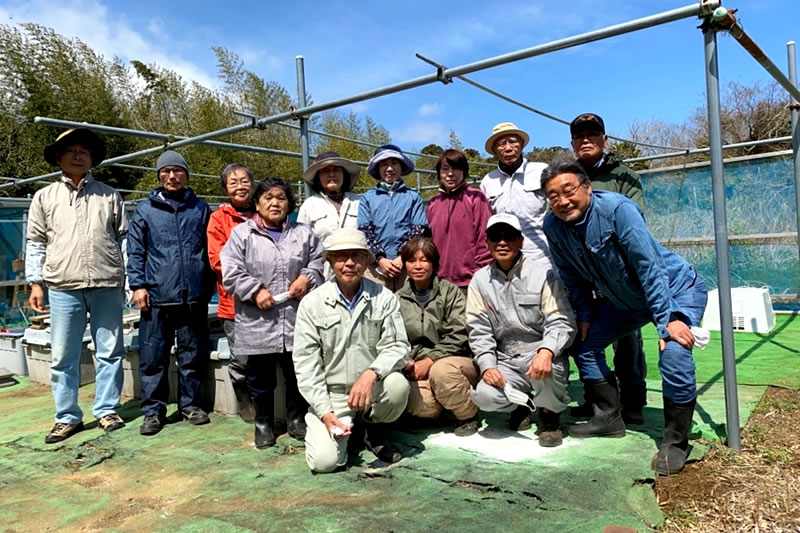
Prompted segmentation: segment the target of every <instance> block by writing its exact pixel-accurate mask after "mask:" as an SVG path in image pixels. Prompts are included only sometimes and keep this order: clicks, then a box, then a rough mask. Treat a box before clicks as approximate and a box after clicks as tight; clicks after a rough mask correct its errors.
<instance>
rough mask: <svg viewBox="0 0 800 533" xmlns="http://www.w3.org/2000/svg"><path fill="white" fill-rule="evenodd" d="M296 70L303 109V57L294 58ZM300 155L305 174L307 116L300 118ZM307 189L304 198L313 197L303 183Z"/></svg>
mask: <svg viewBox="0 0 800 533" xmlns="http://www.w3.org/2000/svg"><path fill="white" fill-rule="evenodd" d="M294 61H295V68H296V70H297V105H299V106H300V107H301V108H302V107H305V106H306V72H305V64H304V61H303V56H296V57H295V58H294ZM300 153H301V154H302V158H301V159H302V162H303V172H305V171H306V169H307V168H308V163H309V160H308V159H309V158H308V118H307V117H305V116H301V117H300ZM303 184H304V185H305V187H304V188H303V192H304V193H305V194H304V195H303V198H308V197H309V196H311V188H310V187H309V186H308V184H307V183H305V180H304V181H303Z"/></svg>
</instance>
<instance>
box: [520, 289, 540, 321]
mask: <svg viewBox="0 0 800 533" xmlns="http://www.w3.org/2000/svg"><path fill="white" fill-rule="evenodd" d="M540 304H541V296H540V295H538V294H520V295H519V296H517V308H518V313H519V318H520V321H521V322H522V323H523V324H526V325H528V326H536V327H538V325H539V323H540V322H541V320H542V312H541V309H540Z"/></svg>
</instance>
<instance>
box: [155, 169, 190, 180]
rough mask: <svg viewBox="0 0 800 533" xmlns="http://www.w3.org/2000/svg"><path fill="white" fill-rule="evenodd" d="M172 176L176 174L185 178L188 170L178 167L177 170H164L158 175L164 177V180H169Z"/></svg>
mask: <svg viewBox="0 0 800 533" xmlns="http://www.w3.org/2000/svg"><path fill="white" fill-rule="evenodd" d="M170 174H175V175H176V176H185V175H186V169H184V168H181V167H177V168H162V169H161V170H160V171H159V172H158V175H159V176H162V177H164V178H168V177H169V175H170Z"/></svg>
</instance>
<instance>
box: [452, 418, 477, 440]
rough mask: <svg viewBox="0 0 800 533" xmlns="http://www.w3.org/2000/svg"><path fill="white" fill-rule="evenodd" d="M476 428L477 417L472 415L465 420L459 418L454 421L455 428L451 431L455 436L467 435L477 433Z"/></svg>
mask: <svg viewBox="0 0 800 533" xmlns="http://www.w3.org/2000/svg"><path fill="white" fill-rule="evenodd" d="M478 428H479V424H478V417H477V416H473V417H472V418H467V419H466V420H459V421H458V422H456V429H455V430H454V431H453V433H455V434H456V437H469V436H470V435H474V434H475V433H477V432H478Z"/></svg>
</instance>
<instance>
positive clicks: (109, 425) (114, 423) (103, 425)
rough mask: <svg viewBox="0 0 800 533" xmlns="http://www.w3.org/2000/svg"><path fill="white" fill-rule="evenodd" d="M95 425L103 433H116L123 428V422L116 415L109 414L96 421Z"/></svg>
mask: <svg viewBox="0 0 800 533" xmlns="http://www.w3.org/2000/svg"><path fill="white" fill-rule="evenodd" d="M97 425H98V427H100V429H102V430H103V431H105V432H109V431H116V430H118V429H120V428H123V427H125V422H124V421H123V420H122V419H121V418H120V417H119V415H118V414H117V413H110V414H107V415H105V416H103V417H100V418H98V419H97Z"/></svg>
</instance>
